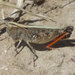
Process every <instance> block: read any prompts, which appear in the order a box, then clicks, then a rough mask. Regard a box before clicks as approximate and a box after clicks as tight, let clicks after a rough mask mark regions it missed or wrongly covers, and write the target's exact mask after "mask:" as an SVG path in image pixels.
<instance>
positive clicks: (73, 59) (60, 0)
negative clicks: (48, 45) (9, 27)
mask: <svg viewBox="0 0 75 75" xmlns="http://www.w3.org/2000/svg"><path fill="white" fill-rule="evenodd" d="M13 1H14V0H13ZM13 1H11V3H12V2H13ZM13 3H14V2H13ZM14 4H15V3H14ZM30 6H31V5H29V6H28V7H27V8H26V10H30ZM2 8H3V9H4V10H5V17H7V16H9V14H10V13H11V12H12V11H13V10H14V9H13V8H9V7H6V6H1V7H0V11H2ZM31 11H32V12H35V13H39V14H43V15H45V16H48V17H50V18H51V19H53V21H48V22H47V21H44V20H43V21H36V22H32V21H33V20H37V19H40V18H38V17H36V16H30V15H28V14H26V15H23V16H22V17H21V18H20V21H19V22H23V21H25V20H26V21H27V20H31V21H30V22H29V24H36V25H39V24H41V25H43V24H44V25H51V26H52V25H54V26H59V27H64V26H69V25H70V26H74V27H75V1H73V0H46V1H45V3H43V4H42V5H40V6H37V5H35V6H33V7H32V8H31ZM1 16H2V15H1V12H0V19H2V17H1ZM25 23H26V24H28V21H27V22H25ZM25 23H24V24H25ZM3 27H4V26H1V27H0V29H1V28H3ZM61 43H62V46H61V45H60V44H58V45H59V47H58V48H55V49H53V50H50V51H47V50H45V51H43V50H42V51H40V50H36V54H37V55H38V57H39V58H38V59H37V60H36V62H35V65H36V66H35V67H34V66H33V65H34V62H33V54H32V53H31V51H30V50H29V48H28V47H27V46H25V47H24V48H23V50H22V51H21V52H20V53H19V54H18V55H17V56H16V57H15V54H16V52H15V46H14V41H13V39H12V38H11V37H10V36H9V35H8V33H7V32H4V33H2V34H1V35H0V75H75V30H74V31H73V33H72V35H71V37H70V39H69V40H68V41H66V40H65V41H64V42H61ZM20 48H21V47H20ZM20 48H19V49H20Z"/></svg>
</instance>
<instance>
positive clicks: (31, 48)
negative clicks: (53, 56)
mask: <svg viewBox="0 0 75 75" xmlns="http://www.w3.org/2000/svg"><path fill="white" fill-rule="evenodd" d="M26 43H27V46H28V47H29V48H30V50H31V52H32V53H33V54H34V57H33V62H34V67H35V61H36V60H37V59H38V56H37V55H36V51H35V49H34V48H33V47H32V46H31V44H30V43H29V42H27V41H26Z"/></svg>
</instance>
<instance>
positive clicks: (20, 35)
mask: <svg viewBox="0 0 75 75" xmlns="http://www.w3.org/2000/svg"><path fill="white" fill-rule="evenodd" d="M67 29H68V31H67ZM72 31H73V27H72V26H71V27H70V29H69V27H65V28H62V29H39V28H28V29H25V28H10V27H8V29H7V32H8V33H9V35H10V36H11V37H12V38H13V39H14V40H15V41H16V40H19V39H22V40H24V41H27V42H30V43H36V44H44V43H47V42H49V41H52V40H54V39H55V38H56V37H58V36H60V35H61V34H63V33H65V32H68V33H71V32H72Z"/></svg>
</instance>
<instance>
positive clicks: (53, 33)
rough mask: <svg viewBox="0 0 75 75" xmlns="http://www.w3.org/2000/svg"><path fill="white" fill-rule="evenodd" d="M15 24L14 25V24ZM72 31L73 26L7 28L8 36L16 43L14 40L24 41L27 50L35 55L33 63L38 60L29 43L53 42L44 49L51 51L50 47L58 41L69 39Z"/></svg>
mask: <svg viewBox="0 0 75 75" xmlns="http://www.w3.org/2000/svg"><path fill="white" fill-rule="evenodd" d="M14 24H15V23H14ZM72 31H73V26H67V27H63V28H52V27H50V26H48V27H47V26H41V25H39V26H34V25H32V26H31V25H30V26H29V25H27V26H24V25H21V24H19V25H18V26H16V24H15V27H14V25H13V26H7V32H8V34H9V35H10V36H11V37H12V38H13V39H14V40H15V41H16V40H19V39H21V40H24V41H25V42H26V43H27V45H28V46H29V48H30V49H31V51H32V53H33V54H34V55H35V57H36V58H35V59H34V61H35V60H36V59H37V58H38V56H37V55H36V54H35V49H34V48H33V47H32V46H31V44H30V43H34V44H45V43H47V42H49V41H53V42H52V43H50V44H49V45H48V46H46V48H49V49H51V48H52V47H51V46H52V45H53V44H55V43H56V42H58V41H59V40H60V39H66V38H69V37H70V35H71V33H72Z"/></svg>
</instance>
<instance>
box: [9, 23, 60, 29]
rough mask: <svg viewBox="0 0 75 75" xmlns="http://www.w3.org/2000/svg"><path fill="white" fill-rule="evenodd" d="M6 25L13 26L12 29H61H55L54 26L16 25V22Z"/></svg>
mask: <svg viewBox="0 0 75 75" xmlns="http://www.w3.org/2000/svg"><path fill="white" fill-rule="evenodd" d="M8 24H10V25H12V26H14V27H20V28H42V29H44V28H45V29H61V28H60V27H55V26H49V25H43V26H42V25H23V24H18V23H16V22H8Z"/></svg>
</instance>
